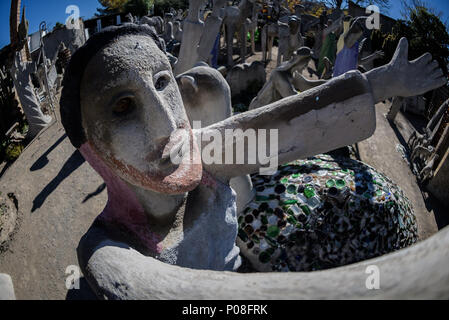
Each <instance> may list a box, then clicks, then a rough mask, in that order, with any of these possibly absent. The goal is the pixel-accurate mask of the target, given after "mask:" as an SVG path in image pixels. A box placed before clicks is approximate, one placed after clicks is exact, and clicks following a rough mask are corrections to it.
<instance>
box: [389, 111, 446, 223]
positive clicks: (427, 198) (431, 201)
mask: <svg viewBox="0 0 449 320" xmlns="http://www.w3.org/2000/svg"><path fill="white" fill-rule="evenodd" d="M406 118H407V120H409V121H410V122H411V123H412V125H413V127H414V129H415V130H417V131H418V132H420V133H421V132H423V128H425V125H423V121H422V120H421V119H420V118H419V117H417V116H413V115H410V114H407V115H406ZM412 120H413V122H412ZM388 122H389V124H390V126H391V128H392V129H393V131H394V133H395V134H396V137H397V138H398V140H399V142H400V143H401V144H402V146H403V147H404V148H405V150H406V154H405V155H406V156H407V160H408V162H409V163H411V159H410V154H411V150H410V148H409V146H408V143H407V141H406V140H405V138H404V137H403V136H402V134H401V132H400V131H399V129H398V127H397V125H396V123H394V122H392V121H388ZM417 128H420V129H421V130H419V129H417ZM416 184H417V185H418V187H419V189H420V191H421V194H422V196H423V200H424V204H425V206H426V209H427V211H429V212H432V211H433V215H434V217H435V221H436V224H437V227H438V229H439V230H441V229H443V228H444V227H446V226H448V225H449V216H448V214H447V209H446V208H445V207H444V205H443V204H442V203H440V202H439V201H438V200H437V199H436V198H435V197H434V196H432V195H431V194H430V193H428V192H427V191H426V187H425V186H424V185H422V184H421V183H419V181H418V179H417V181H416Z"/></svg>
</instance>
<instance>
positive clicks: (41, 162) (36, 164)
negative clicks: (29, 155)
mask: <svg viewBox="0 0 449 320" xmlns="http://www.w3.org/2000/svg"><path fill="white" fill-rule="evenodd" d="M65 138H67V134H64V135H62V136H61V138H59V139H58V141H56V142H55V143H54V144H53V145H52V146H51V147H50V148H48V150H47V151H45V153H44V154H43V155H41V156H40V157H39V159H37V160H36V162H34V163H33V165H32V166H31V168H30V171H37V170H40V169H42V168H43V167H45V166H46V165H47V164H48V158H47V156H48V155H49V154H50V153H51V152H52V151H53V150H54V149H55V148H56V147H57V146H58V145H59V144H60V143H61V142H62V141H64V139H65Z"/></svg>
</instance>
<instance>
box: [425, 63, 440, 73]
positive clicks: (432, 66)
mask: <svg viewBox="0 0 449 320" xmlns="http://www.w3.org/2000/svg"><path fill="white" fill-rule="evenodd" d="M428 69H429V70H432V71H434V70H436V69H440V64H439V63H438V61H435V60H434V61H432V62H431V63H429V65H428Z"/></svg>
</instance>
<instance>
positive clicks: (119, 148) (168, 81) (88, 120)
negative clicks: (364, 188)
mask: <svg viewBox="0 0 449 320" xmlns="http://www.w3.org/2000/svg"><path fill="white" fill-rule="evenodd" d="M160 48H162V47H161V46H160V44H159V38H158V37H157V36H156V35H155V34H154V31H153V29H152V28H149V27H145V26H135V25H125V26H122V27H111V28H106V29H104V30H102V31H101V32H99V33H96V34H95V35H93V36H92V37H91V38H90V39H89V40H88V42H87V43H86V44H85V46H83V47H82V48H80V49H79V50H78V51H77V52H76V53H75V54H74V55H73V56H72V59H71V62H70V64H69V66H68V68H67V71H66V74H65V78H64V89H63V92H62V96H61V101H60V106H61V118H62V123H63V125H64V127H65V129H66V132H67V135H68V137H69V138H70V141H71V142H72V144H73V145H74V146H75V147H76V148H78V149H79V150H80V152H81V153H82V154H83V156H84V157H85V159H86V160H87V161H88V162H89V163H90V165H91V166H92V167H93V168H94V169H95V170H96V171H97V172H98V173H99V174H100V175H101V176H102V177H103V179H104V180H105V183H106V185H107V189H108V203H107V205H106V207H105V209H104V211H103V212H102V213H101V215H100V216H99V217H98V218H97V219H96V221H95V222H94V224H93V225H92V227H91V228H90V229H89V231H88V232H87V233H86V234H85V235H84V236H83V238H82V239H81V241H80V244H79V247H78V257H79V264H80V267H81V268H82V271H83V273H84V275H85V277H86V279H87V280H88V282H89V284H90V286H91V287H92V288H93V289H94V291H95V292H96V293H97V295H98V296H100V297H102V298H109V299H124V298H139V297H140V298H145V297H149V296H152V295H155V296H159V295H158V294H157V292H159V291H157V290H159V289H158V288H160V287H157V286H156V287H155V283H156V282H157V281H158V280H157V279H154V280H155V281H156V282H153V281H152V280H149V279H147V278H146V272H147V270H148V265H149V264H152V261H154V258H155V259H157V260H160V261H162V262H165V263H166V264H172V265H177V266H181V267H187V268H193V269H212V270H236V269H237V268H238V267H239V265H240V257H239V249H238V247H237V246H236V245H235V241H236V237H237V230H238V222H237V217H236V206H235V196H236V195H235V192H234V191H233V190H232V189H231V187H230V186H229V181H230V179H231V178H233V177H238V176H244V175H247V174H252V173H255V172H257V171H260V170H262V169H267V168H266V165H267V163H266V162H264V161H261V160H260V159H259V160H256V162H255V163H247V164H235V163H234V164H223V161H218V160H217V161H212V162H210V161H205V160H204V161H202V160H203V157H202V156H201V155H200V151H199V150H200V149H201V150H203V152H202V154H204V153H205V152H204V150H205V149H206V150H209V151H212V150H213V151H214V155H215V156H216V158H221V159H222V160H223V159H225V154H226V153H227V152H229V150H232V152H233V154H236V150H237V149H238V145H237V142H236V141H235V139H232V140H231V141H226V140H225V139H224V137H225V132H226V130H234V131H235V130H238V129H241V130H246V129H249V128H252V129H255V130H261V129H273V128H276V129H277V130H278V131H277V132H278V133H277V134H278V137H279V139H278V150H279V152H278V153H276V154H275V155H271V156H270V157H269V159H270V160H274V159H276V160H277V161H278V162H279V163H281V164H282V163H288V162H290V161H293V160H295V159H304V158H306V157H308V156H312V155H315V154H319V153H322V152H326V151H328V150H333V149H336V148H338V147H342V146H346V145H349V144H352V143H355V142H357V141H360V140H363V139H366V138H367V137H369V136H370V135H372V133H373V132H374V130H375V112H374V105H375V103H377V102H379V101H383V100H385V99H386V98H388V97H393V96H403V97H407V96H411V95H416V94H422V93H424V92H427V91H429V90H432V89H435V88H438V87H439V86H442V85H444V84H445V83H446V80H445V78H444V77H443V73H442V71H441V70H440V69H439V68H438V64H437V63H436V62H432V57H431V56H430V55H428V54H427V55H424V56H422V57H421V58H419V59H417V60H415V61H412V62H409V61H408V59H407V57H408V42H407V40H406V39H402V40H401V41H400V43H399V47H398V50H397V51H396V54H395V56H394V58H393V60H392V62H391V63H390V64H388V65H386V66H383V67H381V68H377V69H373V70H371V71H370V72H368V73H366V74H361V73H360V72H358V71H353V72H349V73H347V74H345V75H343V76H341V77H338V78H335V79H332V80H330V81H328V82H327V83H325V84H323V85H321V86H318V87H315V88H314V89H312V90H308V91H306V92H304V93H303V94H300V95H295V96H292V97H288V98H286V99H283V100H280V101H277V102H275V103H273V104H271V105H268V106H265V107H262V108H259V109H257V110H252V111H249V112H246V113H242V114H239V115H236V116H234V117H231V118H228V119H225V120H223V121H220V122H218V123H215V124H212V125H210V126H208V127H205V128H201V129H195V130H192V128H191V126H190V123H189V119H188V117H187V114H186V111H185V108H184V105H183V101H182V97H181V94H180V92H179V88H178V85H177V83H176V80H175V78H174V76H173V72H172V69H171V66H170V63H169V61H168V59H167V57H166V56H165V54H164V52H163V51H162V50H161V49H160ZM410 79H414V81H410ZM341 128H345V130H342V129H341ZM214 135H215V136H216V139H213V141H212V142H211V141H210V139H209V140H208V139H204V136H209V137H210V136H214ZM206 140H208V141H206ZM226 142H228V143H226ZM270 142H271V141H270ZM273 143H275V142H273ZM273 143H269V146H268V147H269V148H271V147H273V145H274V144H273ZM186 147H187V148H186ZM249 147H250V146H248V145H247V144H245V148H249ZM186 149H187V151H186ZM226 150H228V151H226ZM248 150H249V149H248ZM269 150H271V149H269ZM173 154H175V155H177V156H178V157H175V159H178V160H179V159H180V160H181V161H176V162H174V161H172V158H171V155H173ZM263 160H265V159H263ZM231 162H232V161H231ZM267 172H268V171H267ZM150 262H151V263H150ZM158 270H160V271H161V272H162V269H158ZM165 270H167V271H168V272H171V271H170V270H172V269H170V268H168V269H165ZM179 270H180V271H181V268H179ZM150 273H151V272H150ZM161 276H163V274H162V273H161ZM189 279H190V278H189ZM181 287H182V286H181ZM164 292H165V294H166V293H167V291H164ZM181 295H182V294H181Z"/></svg>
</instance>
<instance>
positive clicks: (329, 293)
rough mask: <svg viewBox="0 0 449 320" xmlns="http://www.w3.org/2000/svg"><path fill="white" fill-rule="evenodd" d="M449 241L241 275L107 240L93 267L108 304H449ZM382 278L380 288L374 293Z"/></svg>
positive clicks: (446, 236) (441, 236)
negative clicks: (340, 262)
mask: <svg viewBox="0 0 449 320" xmlns="http://www.w3.org/2000/svg"><path fill="white" fill-rule="evenodd" d="M448 242H449V228H446V229H444V230H442V231H441V232H439V233H437V234H436V235H434V236H432V237H431V238H430V239H427V240H425V241H423V242H421V243H418V244H416V245H414V246H411V247H409V248H407V249H404V250H400V251H397V252H395V253H392V254H388V255H385V256H382V257H379V258H376V259H372V260H367V261H364V262H361V263H357V264H353V265H349V266H345V267H341V268H336V269H330V270H325V271H317V272H305V273H304V272H286V273H244V274H241V273H231V272H217V271H204V270H192V269H188V268H180V267H178V266H171V265H167V264H163V263H162V262H160V261H158V260H155V259H153V258H149V257H145V256H143V255H141V254H139V253H138V252H137V251H135V250H133V249H130V248H128V247H127V246H126V245H124V244H122V243H118V242H112V241H109V240H105V241H103V242H102V245H100V246H98V248H99V249H98V250H96V251H95V252H93V253H92V257H91V258H90V260H89V265H90V266H92V267H94V268H92V269H91V270H92V272H94V273H95V274H94V278H95V279H96V281H97V282H96V283H97V285H98V287H99V295H100V296H102V297H103V298H106V299H130V300H132V299H222V300H233V299H238V300H244V299H257V300H265V299H448V298H449V268H448V267H447V266H448V264H449V246H448V245H447V244H448ZM373 266H375V267H377V268H375V267H374V268H373ZM116 270H123V272H116ZM374 270H375V271H374ZM377 272H378V273H377ZM376 273H377V274H378V275H379V280H380V281H379V287H378V289H377V290H370V289H368V288H369V285H370V284H371V283H372V282H371V281H370V280H371V279H373V278H372V275H374V274H376ZM370 275H371V278H370ZM117 284H126V285H117ZM367 285H368V287H367Z"/></svg>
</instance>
